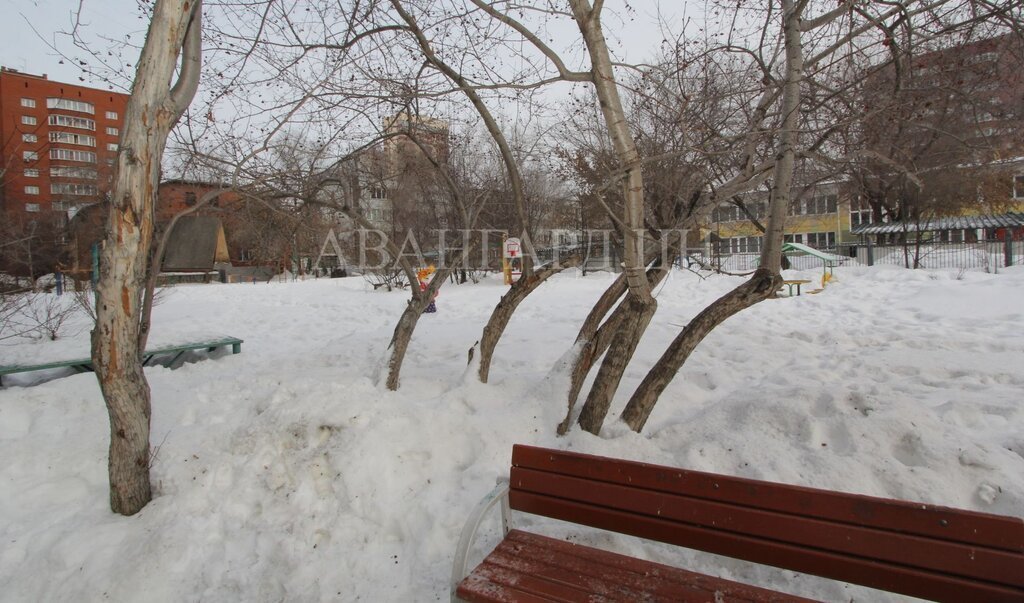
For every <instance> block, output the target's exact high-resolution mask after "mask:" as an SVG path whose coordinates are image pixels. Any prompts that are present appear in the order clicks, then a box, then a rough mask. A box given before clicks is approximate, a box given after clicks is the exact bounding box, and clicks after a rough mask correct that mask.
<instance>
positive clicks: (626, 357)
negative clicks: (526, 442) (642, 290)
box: [578, 295, 658, 435]
mask: <svg viewBox="0 0 1024 603" xmlns="http://www.w3.org/2000/svg"><path fill="white" fill-rule="evenodd" d="M657 308H658V306H657V304H655V303H650V302H646V301H644V300H642V299H639V298H637V297H636V296H634V295H629V296H628V297H627V298H626V300H625V301H624V302H623V310H624V316H623V319H622V324H621V325H619V326H618V329H617V330H616V331H615V332H614V334H613V337H612V339H611V342H610V343H609V346H608V351H607V353H606V354H605V357H604V361H603V362H601V368H600V369H598V371H597V378H596V379H595V380H594V385H593V387H591V388H590V394H589V395H588V396H587V401H586V402H585V403H584V404H583V410H581V411H580V418H579V421H578V423H579V425H580V427H582V428H583V429H585V430H587V431H589V432H590V433H592V434H594V435H597V434H599V433H600V432H601V426H602V425H603V424H604V418H605V417H606V416H607V415H608V409H609V408H610V407H611V404H612V398H613V397H614V396H615V392H616V391H618V388H619V382H620V381H621V380H622V375H623V374H624V373H625V372H626V365H628V364H629V361H630V360H632V358H633V353H634V352H635V351H636V347H637V345H639V343H640V338H641V337H642V336H643V334H644V331H646V330H647V325H649V324H650V322H651V318H653V317H654V313H655V311H656V310H657Z"/></svg>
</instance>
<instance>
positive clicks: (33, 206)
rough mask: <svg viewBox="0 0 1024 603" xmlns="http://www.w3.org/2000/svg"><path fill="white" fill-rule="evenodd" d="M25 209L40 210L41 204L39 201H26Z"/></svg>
mask: <svg viewBox="0 0 1024 603" xmlns="http://www.w3.org/2000/svg"><path fill="white" fill-rule="evenodd" d="M25 211H30V212H38V211H39V204H38V203H26V204H25Z"/></svg>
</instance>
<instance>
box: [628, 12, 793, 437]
mask: <svg viewBox="0 0 1024 603" xmlns="http://www.w3.org/2000/svg"><path fill="white" fill-rule="evenodd" d="M797 6H803V4H802V3H801V4H799V5H797ZM782 8H783V11H782V14H783V35H784V36H785V46H786V73H785V78H784V80H783V89H782V116H783V121H782V129H781V132H780V134H779V151H778V155H777V158H776V163H775V180H774V182H773V183H772V194H771V200H770V201H769V213H768V225H767V228H766V230H765V236H764V247H763V248H762V250H761V260H760V266H761V267H760V268H758V269H757V270H756V271H755V272H754V275H753V276H752V277H751V278H750V280H749V281H747V282H745V283H744V284H742V285H740V286H739V287H737V288H736V289H734V290H733V291H730V292H729V293H727V294H725V295H724V296H722V297H720V298H719V299H717V300H715V301H714V302H713V303H712V304H711V305H710V306H708V307H707V308H705V309H704V310H703V311H702V312H700V314H698V315H697V316H696V317H695V318H694V319H693V320H692V321H690V323H689V324H688V325H687V326H686V327H685V328H684V329H683V331H682V332H681V333H679V335H678V336H676V338H675V339H674V340H673V341H672V343H671V344H670V345H669V348H668V349H667V350H666V351H665V353H664V354H662V356H661V358H659V359H658V362H657V363H656V364H655V365H654V366H653V367H652V368H651V370H650V371H649V372H648V373H647V376H646V377H645V378H644V380H643V381H642V382H641V383H640V386H639V387H638V388H637V389H636V391H635V392H633V395H632V397H631V398H630V400H629V402H627V403H626V408H625V409H624V410H623V412H622V417H621V418H622V420H623V421H625V422H626V424H627V425H629V427H630V428H631V429H632V430H634V431H637V432H639V431H640V430H641V429H643V427H644V425H645V424H646V422H647V419H648V417H650V415H651V412H652V411H653V410H654V405H655V404H656V403H657V401H658V398H659V397H660V396H661V394H662V393H663V392H664V391H665V388H666V387H667V386H668V384H669V383H670V382H671V381H672V378H673V377H675V375H676V374H677V373H678V372H679V369H681V368H682V366H683V364H684V363H685V362H686V359H687V358H689V356H690V353H691V352H693V350H694V348H696V347H697V345H698V344H699V343H700V342H701V341H703V339H704V338H705V337H706V336H707V335H708V334H709V333H710V332H711V331H712V330H714V329H715V328H716V327H717V326H718V325H720V324H722V323H723V322H724V321H725V320H726V319H728V318H729V317H730V316H733V315H734V314H736V313H738V312H740V311H742V310H744V309H746V308H749V307H750V306H753V305H754V304H756V303H758V302H761V301H763V300H765V299H768V298H769V297H771V296H772V295H773V293H774V292H775V290H776V289H778V287H779V286H780V285H781V281H782V277H781V276H780V267H781V264H782V243H783V225H784V224H785V220H786V210H787V209H788V208H789V202H790V196H791V188H792V184H793V170H794V167H795V165H796V145H797V143H798V141H799V129H798V128H799V108H800V82H801V80H802V79H803V49H802V46H801V40H800V20H801V19H800V14H801V9H800V8H797V7H795V6H794V2H793V0H782Z"/></svg>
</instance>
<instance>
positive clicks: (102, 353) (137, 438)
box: [92, 0, 202, 515]
mask: <svg viewBox="0 0 1024 603" xmlns="http://www.w3.org/2000/svg"><path fill="white" fill-rule="evenodd" d="M201 18H202V12H201V0H196V1H195V2H189V1H188V0H157V1H156V3H155V4H154V6H153V16H152V19H151V21H150V26H149V31H148V32H147V35H146V42H145V45H144V47H143V49H142V55H141V56H140V58H139V61H138V66H137V69H136V74H135V82H134V84H133V86H132V95H131V98H130V99H129V101H128V106H127V108H126V110H125V120H124V130H123V132H122V134H121V141H120V147H119V148H120V150H119V151H118V155H117V166H116V168H115V177H114V186H113V195H112V198H111V201H110V209H109V214H108V218H107V229H106V238H105V240H104V244H103V250H102V252H101V261H100V278H99V283H98V284H97V288H96V296H97V304H96V315H97V316H96V327H95V329H94V330H93V334H92V358H93V366H94V367H95V368H96V376H97V379H98V380H99V383H100V389H101V390H102V392H103V397H104V399H105V400H106V403H107V410H108V413H109V415H110V453H109V463H108V469H109V476H110V506H111V509H112V510H113V511H114V512H115V513H121V514H123V515H133V514H135V513H137V512H138V511H139V510H140V509H142V507H144V506H145V505H146V503H148V502H149V500H150V499H151V498H152V490H151V487H150V482H149V461H150V449H149V426H150V415H151V410H150V409H151V403H150V390H149V385H148V384H147V383H146V377H145V375H144V374H143V372H142V355H141V351H142V350H141V348H140V347H139V346H140V320H141V318H142V312H141V310H142V297H143V292H144V290H145V281H146V273H147V269H148V268H149V262H148V258H149V257H150V252H151V246H152V244H153V239H152V236H153V222H154V214H155V208H154V202H155V196H156V188H157V183H158V182H159V180H160V163H161V158H162V157H163V152H164V145H165V144H166V141H167V136H168V134H169V133H170V130H171V128H172V127H173V126H174V124H175V123H176V122H177V120H178V118H179V117H180V116H181V115H182V114H183V113H184V111H185V109H186V108H187V107H188V105H189V103H190V102H191V100H192V97H193V96H194V95H195V91H196V89H197V87H198V85H199V69H200V61H201V38H200V30H201ZM179 58H180V60H181V70H180V73H179V74H178V77H177V80H176V81H175V82H174V84H173V86H172V85H171V84H169V82H171V81H172V79H173V76H174V71H175V67H176V66H177V65H178V61H179Z"/></svg>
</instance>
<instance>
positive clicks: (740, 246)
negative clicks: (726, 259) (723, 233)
mask: <svg viewBox="0 0 1024 603" xmlns="http://www.w3.org/2000/svg"><path fill="white" fill-rule="evenodd" d="M761 241H762V238H761V237H732V238H729V239H720V240H719V241H718V243H717V244H718V252H719V253H758V252H760V251H761Z"/></svg>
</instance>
